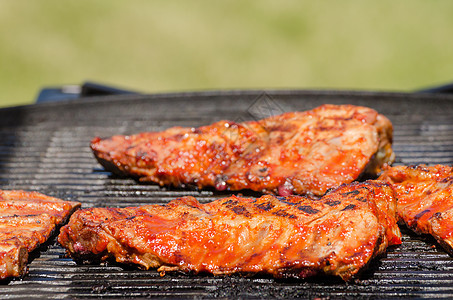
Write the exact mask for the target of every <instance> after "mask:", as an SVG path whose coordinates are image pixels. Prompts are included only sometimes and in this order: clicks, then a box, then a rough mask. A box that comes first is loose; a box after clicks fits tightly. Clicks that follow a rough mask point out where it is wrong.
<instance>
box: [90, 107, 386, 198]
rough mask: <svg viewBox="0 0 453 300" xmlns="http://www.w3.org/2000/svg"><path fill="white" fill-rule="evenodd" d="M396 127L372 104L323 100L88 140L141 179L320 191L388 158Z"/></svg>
mask: <svg viewBox="0 0 453 300" xmlns="http://www.w3.org/2000/svg"><path fill="white" fill-rule="evenodd" d="M392 135H393V127H392V124H391V122H390V121H389V120H388V119H387V118H386V117H385V116H383V115H381V114H378V113H377V112H376V111H375V110H373V109H370V108H367V107H361V106H353V105H328V104H326V105H322V106H320V107H317V108H315V109H313V110H310V111H305V112H288V113H284V114H281V115H277V116H272V117H269V118H266V119H262V120H260V121H247V122H242V123H236V122H232V121H219V122H216V123H214V124H211V125H208V126H202V127H198V128H183V127H173V128H169V129H167V130H165V131H162V132H143V133H139V134H135V135H129V136H123V135H117V136H113V137H110V138H106V139H101V138H99V137H96V138H94V139H93V140H92V142H91V148H92V150H93V152H94V155H95V156H96V158H97V160H98V161H99V162H100V164H102V165H103V166H104V167H105V169H107V170H109V171H112V172H114V173H116V174H120V175H127V176H132V177H135V178H138V179H139V180H140V181H142V182H155V183H158V184H160V185H170V186H187V185H192V186H196V187H198V188H206V187H211V188H215V189H217V190H228V191H238V190H244V189H248V190H254V191H258V192H264V193H271V194H277V195H281V196H288V195H291V194H299V195H303V194H308V195H310V194H311V195H318V196H320V195H323V194H325V192H326V191H328V190H329V189H331V188H335V187H338V186H340V185H341V184H344V183H350V182H352V181H354V180H356V179H357V178H358V177H359V176H361V175H365V176H375V175H376V174H378V173H379V172H380V171H381V168H382V167H383V166H385V165H387V164H391V163H392V162H393V160H394V153H393V151H392V147H391V144H392ZM368 178H371V177H368Z"/></svg>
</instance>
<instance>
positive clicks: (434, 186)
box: [380, 165, 453, 255]
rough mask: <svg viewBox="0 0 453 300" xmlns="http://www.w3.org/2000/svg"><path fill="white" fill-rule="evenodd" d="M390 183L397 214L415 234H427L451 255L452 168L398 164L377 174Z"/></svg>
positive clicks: (452, 238) (452, 226) (452, 221)
mask: <svg viewBox="0 0 453 300" xmlns="http://www.w3.org/2000/svg"><path fill="white" fill-rule="evenodd" d="M380 179H382V180H386V181H388V182H389V183H391V184H392V186H393V187H394V189H395V191H396V195H397V199H398V215H399V218H400V219H401V220H402V221H403V222H404V223H405V224H406V225H407V226H408V227H409V228H411V229H413V230H414V231H415V232H417V233H419V234H422V233H424V234H431V235H432V236H433V237H434V238H435V239H436V240H437V241H438V242H439V244H441V245H442V246H443V247H444V249H445V250H446V251H447V252H449V253H450V254H451V255H453V236H452V235H453V168H452V167H450V166H443V165H435V166H426V165H420V166H398V167H392V168H388V169H387V170H385V171H384V173H383V174H382V175H381V176H380Z"/></svg>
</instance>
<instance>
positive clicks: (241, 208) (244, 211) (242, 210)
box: [229, 205, 251, 218]
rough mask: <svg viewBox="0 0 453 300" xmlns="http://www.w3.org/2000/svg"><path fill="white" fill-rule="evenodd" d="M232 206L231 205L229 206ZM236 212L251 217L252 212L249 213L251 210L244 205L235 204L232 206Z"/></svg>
mask: <svg viewBox="0 0 453 300" xmlns="http://www.w3.org/2000/svg"><path fill="white" fill-rule="evenodd" d="M229 208H230V207H229ZM230 209H231V210H232V211H233V212H234V213H236V214H238V215H243V216H245V217H247V218H250V217H251V214H250V213H249V211H248V210H247V209H246V208H245V207H244V206H241V205H235V206H233V207H231V208H230Z"/></svg>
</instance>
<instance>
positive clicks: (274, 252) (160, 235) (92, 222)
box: [58, 180, 401, 281]
mask: <svg viewBox="0 0 453 300" xmlns="http://www.w3.org/2000/svg"><path fill="white" fill-rule="evenodd" d="M396 221H397V219H396V199H395V197H394V192H393V190H392V189H391V188H390V186H389V185H388V184H387V183H384V182H380V181H371V180H370V181H366V182H362V183H357V182H355V183H352V184H348V185H342V186H340V187H338V188H336V189H333V190H331V191H330V192H329V193H327V194H326V195H325V196H323V197H322V198H320V199H315V198H313V197H305V196H287V197H276V196H272V195H264V196H262V197H260V198H244V197H239V196H234V195H233V196H230V197H227V198H223V199H218V200H215V201H213V202H210V203H206V204H201V203H199V202H198V201H197V200H196V199H195V198H193V197H182V198H179V199H176V200H173V201H171V202H169V203H168V204H166V205H146V206H141V207H127V208H87V209H82V210H79V211H77V212H75V213H74V214H73V215H72V217H71V218H70V221H69V223H68V225H66V226H64V227H62V229H61V233H60V235H59V237H58V241H59V242H60V244H61V245H62V246H63V247H64V248H66V250H67V253H68V254H69V255H70V256H72V257H73V258H74V259H75V260H77V261H81V262H84V261H87V260H88V261H99V260H107V259H115V260H116V261H117V262H119V263H127V264H137V265H139V266H140V267H141V268H144V269H149V268H158V271H159V272H162V273H165V272H170V271H183V272H193V273H199V272H202V273H211V274H214V275H220V274H232V273H241V274H256V273H261V274H270V275H273V276H274V277H276V278H288V277H295V278H306V277H308V276H312V275H315V274H326V275H334V276H340V277H341V278H342V279H343V280H345V281H348V280H350V279H351V278H353V277H354V276H356V274H357V273H358V272H359V271H360V270H362V269H364V268H365V267H366V266H367V265H368V263H369V262H370V260H372V259H373V258H374V257H376V256H378V255H380V254H382V253H384V252H385V250H386V249H387V247H388V246H389V245H396V244H400V243H401V234H400V231H399V228H398V226H397V224H396Z"/></svg>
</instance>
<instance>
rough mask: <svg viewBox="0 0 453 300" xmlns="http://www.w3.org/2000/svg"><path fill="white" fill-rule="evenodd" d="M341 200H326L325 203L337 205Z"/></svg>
mask: <svg viewBox="0 0 453 300" xmlns="http://www.w3.org/2000/svg"><path fill="white" fill-rule="evenodd" d="M340 203H341V201H339V200H337V201H327V202H326V204H327V205H329V206H337V205H338V204H340Z"/></svg>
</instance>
